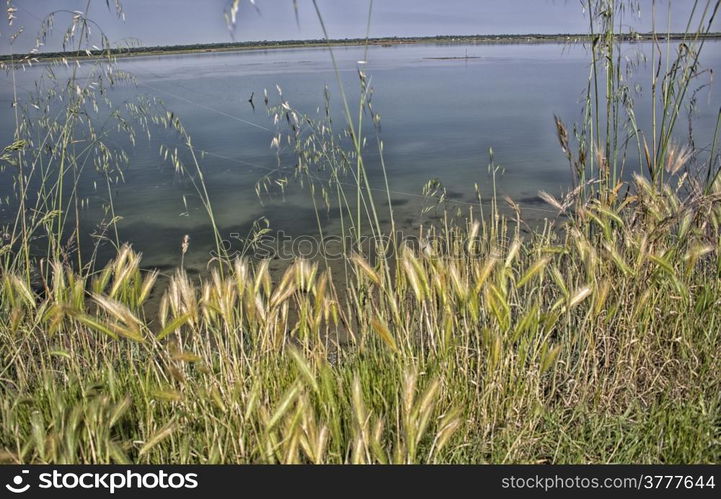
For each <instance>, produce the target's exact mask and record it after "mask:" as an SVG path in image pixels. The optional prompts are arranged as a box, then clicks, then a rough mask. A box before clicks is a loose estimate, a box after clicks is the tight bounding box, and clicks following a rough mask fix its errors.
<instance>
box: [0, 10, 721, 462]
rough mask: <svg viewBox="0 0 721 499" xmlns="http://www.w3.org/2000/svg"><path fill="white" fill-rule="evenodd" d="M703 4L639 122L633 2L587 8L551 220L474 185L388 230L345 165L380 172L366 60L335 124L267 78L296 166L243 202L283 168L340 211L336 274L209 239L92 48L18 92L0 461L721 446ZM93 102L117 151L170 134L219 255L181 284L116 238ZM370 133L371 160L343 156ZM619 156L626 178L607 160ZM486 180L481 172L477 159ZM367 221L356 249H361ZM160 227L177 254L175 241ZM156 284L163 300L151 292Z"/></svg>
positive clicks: (142, 108)
mask: <svg viewBox="0 0 721 499" xmlns="http://www.w3.org/2000/svg"><path fill="white" fill-rule="evenodd" d="M719 3H721V2H719V1H711V0H708V1H697V2H694V9H693V12H692V15H691V18H690V20H689V29H688V33H687V34H686V35H687V36H686V38H685V40H684V41H683V42H682V43H678V44H675V43H672V42H670V41H665V42H663V43H666V44H668V45H666V46H662V45H661V42H660V41H657V40H655V39H654V40H655V41H654V50H653V54H654V56H653V59H652V60H651V61H647V62H648V67H649V68H650V69H651V72H652V74H651V77H650V78H649V80H650V82H651V89H650V93H649V94H648V95H647V96H646V97H645V98H650V99H653V107H652V109H653V110H654V111H653V117H652V124H651V127H649V128H646V127H643V126H639V124H638V123H637V120H636V115H635V113H634V102H633V100H634V98H635V97H636V96H635V94H634V92H633V89H631V88H628V87H627V85H628V83H627V81H628V79H627V78H626V74H627V71H632V70H634V69H638V67H642V66H643V64H638V67H637V66H635V65H632V64H631V63H629V62H628V60H627V59H625V58H623V57H622V56H621V53H620V51H619V43H620V41H619V39H618V37H617V36H615V30H616V29H617V26H619V25H624V24H623V23H624V22H625V21H624V16H630V15H632V10H633V7H634V2H622V1H620V0H615V1H614V0H588V2H586V8H587V12H588V16H589V28H590V35H589V36H590V37H591V39H592V40H593V42H592V43H591V44H590V46H589V51H590V54H591V64H590V65H589V78H588V89H587V99H586V102H585V106H584V121H583V122H582V123H579V124H577V125H575V126H573V127H572V129H571V130H569V128H568V127H567V126H566V124H564V123H563V122H562V121H561V120H560V119H557V120H556V127H557V132H558V136H559V141H560V145H561V149H562V152H563V154H565V156H566V159H567V161H568V162H569V165H570V167H571V169H572V170H573V172H574V175H575V176H574V178H575V185H574V186H571V187H570V188H569V189H570V191H569V193H568V195H566V196H564V197H562V198H558V197H554V196H551V195H549V194H547V193H540V196H541V197H542V198H543V199H545V200H546V201H547V202H548V203H549V205H550V206H551V207H553V208H554V209H556V210H557V211H558V214H559V217H557V218H556V219H555V220H552V221H546V223H544V224H542V225H541V226H537V227H525V226H524V223H523V220H522V217H521V211H522V210H521V209H519V208H518V207H517V206H516V205H515V204H514V203H513V202H512V201H511V200H508V203H509V204H510V207H511V210H510V212H511V215H505V213H506V211H504V210H503V209H502V208H501V206H500V200H499V199H497V197H496V196H493V198H492V199H491V200H490V201H489V202H482V203H479V205H478V209H477V210H472V211H469V212H463V213H450V212H446V213H445V214H444V216H443V218H442V220H441V223H439V224H438V226H435V227H430V228H425V229H424V230H423V232H422V233H421V234H419V240H420V241H421V244H419V245H418V247H410V246H407V245H404V244H403V241H402V240H399V239H397V238H396V237H394V235H393V234H395V232H393V231H391V233H390V234H388V230H387V228H386V227H385V226H384V225H383V224H382V223H381V222H379V219H380V217H379V214H378V213H379V211H380V210H387V211H389V217H390V220H391V225H393V214H392V204H391V203H390V195H388V201H389V204H390V205H391V206H390V207H388V206H385V205H384V204H383V200H381V199H374V197H373V193H374V189H371V188H370V185H369V181H368V175H367V171H368V170H367V169H369V168H378V169H379V170H380V171H381V172H382V174H383V178H386V170H385V164H384V163H383V159H382V158H383V156H382V150H383V145H382V141H381V140H380V133H379V132H378V128H377V126H373V125H377V122H378V121H379V119H380V118H379V117H378V115H377V113H376V112H375V111H374V109H373V106H372V89H371V87H370V85H369V82H368V80H369V79H368V78H367V76H366V75H365V74H364V73H363V71H361V70H359V81H360V92H359V99H358V102H355V103H353V102H351V100H350V99H349V98H347V96H346V93H345V92H346V90H344V89H343V87H342V86H341V87H340V92H341V93H342V100H343V103H344V114H345V117H346V122H345V124H344V125H345V128H344V129H343V131H342V132H340V133H337V132H333V128H332V120H330V118H329V117H328V116H329V114H327V115H326V116H327V120H326V121H323V120H320V121H314V120H312V119H310V118H309V117H306V116H303V115H301V114H300V113H299V112H297V111H296V110H295V109H293V107H292V106H291V105H290V104H289V103H288V102H287V101H286V100H285V98H284V97H283V95H282V93H281V94H280V95H279V99H280V102H279V103H278V104H274V103H271V102H270V98H269V97H267V96H266V100H267V104H268V111H269V114H270V116H272V117H273V118H275V121H276V122H277V123H278V125H279V128H278V130H279V131H278V134H277V135H276V136H274V138H273V144H274V145H275V146H279V145H280V144H284V145H287V146H288V147H289V148H290V149H291V150H292V151H294V153H295V156H296V157H295V158H294V161H293V170H292V172H291V173H289V174H288V175H287V176H282V175H285V172H287V170H280V171H279V173H278V175H276V176H272V177H268V178H265V179H261V181H260V182H259V184H258V192H259V193H260V194H262V193H263V192H265V190H266V189H267V190H270V189H272V188H273V186H276V187H277V186H279V185H280V186H286V185H288V183H289V182H290V181H291V180H293V179H295V180H298V181H299V182H301V183H302V184H303V186H304V187H305V188H306V189H307V190H308V191H309V192H310V193H311V195H312V196H313V199H314V201H317V203H318V207H319V208H318V209H322V208H321V207H322V206H324V205H325V206H327V207H328V209H336V210H338V211H339V212H340V214H341V220H342V224H343V232H344V235H350V236H351V238H350V241H355V244H353V243H352V242H351V243H350V247H348V248H345V249H346V250H347V251H346V253H347V258H345V259H344V260H343V261H342V263H341V265H340V266H335V267H332V266H330V265H328V263H327V262H324V261H319V262H310V261H305V260H298V261H295V262H294V263H293V264H292V265H290V266H289V267H288V269H287V270H286V271H285V273H284V274H283V275H282V276H280V277H279V278H274V276H272V275H271V273H270V271H269V263H268V261H260V262H258V261H252V260H250V259H247V258H238V259H229V258H226V257H225V256H227V255H224V252H223V248H222V244H221V242H220V236H219V234H218V230H217V227H215V222H214V218H213V208H212V193H208V192H207V190H206V189H205V184H204V182H203V168H202V157H200V155H196V154H195V149H194V146H193V143H192V141H191V139H190V137H189V136H188V134H187V133H186V132H185V129H184V128H183V125H182V123H181V122H180V120H179V118H178V117H177V116H175V115H174V114H173V113H171V112H170V111H165V110H163V109H162V108H161V107H160V105H159V104H157V103H154V102H150V101H144V100H141V101H138V102H126V103H124V105H123V106H121V107H118V106H114V105H113V104H112V103H111V102H110V101H108V100H106V99H107V97H106V96H105V94H104V93H103V91H102V88H103V87H102V85H103V84H116V82H115V81H114V80H117V79H118V78H130V76H129V75H119V74H117V72H116V73H113V71H112V60H111V59H107V60H98V61H95V62H92V63H84V64H92V66H91V67H92V68H93V69H89V68H88V67H86V66H85V65H83V66H76V68H75V69H71V70H70V71H71V73H72V74H71V75H70V76H69V78H70V82H71V83H70V84H66V83H65V82H62V84H60V85H54V86H53V85H49V86H48V87H45V86H43V85H40V86H39V87H38V88H39V91H38V94H37V100H33V101H31V102H30V103H29V108H28V109H27V113H28V114H27V118H23V117H22V115H21V111H22V110H21V109H20V106H19V105H18V107H16V110H17V111H18V114H17V130H16V134H15V137H14V141H13V143H12V144H10V145H9V146H8V147H6V148H5V150H4V152H3V155H2V161H3V165H4V166H3V167H4V168H5V172H4V174H8V173H9V174H11V175H12V176H13V179H14V180H15V184H14V185H15V189H16V191H15V192H16V197H15V199H14V200H12V202H14V203H15V205H14V206H15V209H16V212H17V216H16V217H15V220H14V221H13V222H12V223H11V224H9V225H8V226H7V227H4V229H3V232H5V235H4V241H3V246H2V247H0V259H1V260H0V380H1V381H0V394H1V396H0V459H2V460H3V461H5V462H15V463H31V462H32V463H108V462H116V463H127V462H133V463H240V462H264V463H266V462H267V463H278V462H282V463H298V462H306V463H418V462H430V463H449V462H455V463H490V462H493V463H506V462H523V463H589V462H593V463H606V462H622V463H629V462H638V463H707V462H718V461H720V460H721V396H720V395H719V394H721V374H720V373H721V324H720V321H721V306H720V305H721V252H720V251H719V246H720V244H721V239H720V238H721V227H720V224H721V176H720V175H719V171H720V164H719V156H718V151H717V148H716V145H717V144H716V138H717V134H716V135H715V136H714V142H713V144H711V145H709V148H708V149H705V150H702V149H701V148H696V147H695V146H694V144H693V142H692V140H691V137H689V140H688V141H686V142H688V143H687V144H684V145H681V143H680V142H678V140H679V139H678V137H679V136H678V133H677V129H678V126H677V123H678V121H679V119H680V116H682V115H683V114H684V113H686V112H688V113H692V111H693V108H694V105H695V99H694V97H695V88H697V86H698V84H697V83H695V82H696V80H697V79H698V78H699V76H700V75H703V74H704V73H703V69H702V66H701V65H700V61H701V59H700V52H701V49H702V48H703V45H704V37H703V35H704V34H705V33H708V32H709V31H710V27H711V22H712V20H713V19H714V16H715V15H716V13H717V10H718V8H719ZM313 4H314V5H315V2H313ZM316 8H317V6H316ZM318 17H319V19H320V20H321V23H322V22H323V18H322V15H321V13H320V11H318ZM72 23H73V26H74V28H73V29H72V33H70V34H69V35H68V43H71V42H74V43H75V44H76V48H77V49H78V50H81V49H82V47H83V46H85V45H86V44H88V43H91V42H90V37H89V34H88V25H89V20H88V18H87V17H86V15H85V14H83V15H80V14H77V15H76V17H74V18H73V21H72ZM663 54H665V55H663ZM330 55H331V57H332V50H331V51H330ZM17 67H19V66H17ZM17 67H14V66H11V67H10V68H9V71H10V74H11V75H12V74H13V72H14V71H15V70H17ZM81 71H82V72H83V73H82V74H83V78H82V80H80V78H79V74H80V72H81ZM109 78H110V79H109ZM51 83H52V81H51ZM351 105H357V106H358V107H357V109H358V113H357V115H354V114H352V113H351ZM30 108H32V109H30ZM103 108H104V109H105V111H106V112H107V113H108V114H107V115H108V116H110V118H111V119H112V120H113V123H114V126H115V128H116V129H120V130H121V131H123V132H125V134H126V136H127V137H128V138H129V143H130V144H132V143H133V142H134V140H135V137H136V135H139V134H140V133H150V130H151V129H153V127H160V128H163V129H166V128H167V129H171V130H173V131H174V132H175V133H176V134H177V137H178V138H179V139H178V140H179V142H180V144H181V146H180V150H179V149H178V148H175V147H171V146H169V147H166V148H164V149H163V150H162V151H161V152H162V154H163V156H165V157H167V158H168V159H170V160H171V161H172V163H173V165H174V166H175V167H176V169H177V170H178V171H179V173H181V174H183V175H186V176H187V177H188V178H189V179H190V181H191V182H192V183H193V185H194V186H195V187H196V189H197V191H198V193H199V196H200V198H201V199H202V200H203V205H204V207H205V209H206V211H207V213H208V216H209V219H210V221H211V225H212V226H213V228H214V229H215V231H214V233H215V238H216V244H217V250H218V252H217V255H216V257H215V258H214V260H213V262H212V264H211V265H210V266H209V269H210V270H209V273H208V275H207V276H205V277H204V278H202V280H201V282H196V281H194V280H192V279H190V278H189V276H188V275H187V274H186V272H185V271H184V270H183V265H182V263H181V265H180V267H179V268H178V269H177V271H176V272H175V273H174V275H172V277H170V278H169V280H168V282H167V283H164V285H163V286H161V283H160V279H159V278H158V273H157V272H156V271H152V270H150V271H149V270H143V269H142V267H141V255H139V254H138V253H136V252H134V251H133V249H132V247H131V246H129V245H127V244H123V243H122V241H121V240H120V238H119V236H118V235H117V232H116V231H115V224H116V222H117V216H118V214H116V213H115V212H114V209H113V202H112V188H111V186H112V184H113V183H114V182H116V181H119V180H121V178H122V166H123V164H124V161H126V160H127V156H126V155H125V153H124V152H123V151H122V150H121V149H118V148H117V147H112V146H111V145H110V143H107V144H106V142H105V140H106V137H107V133H108V131H107V130H108V129H107V128H103V127H96V126H95V125H94V123H95V120H96V118H97V117H98V116H101V115H102V113H103ZM58 110H62V113H61V114H59V115H58V114H57V113H58ZM32 113H39V116H41V118H40V119H38V117H37V116H38V115H33V114H32ZM364 120H366V121H370V124H371V128H372V130H371V131H370V132H368V131H367V130H368V126H364ZM366 124H367V123H366ZM281 125H282V126H285V125H287V126H288V130H289V131H288V132H287V133H285V132H281V130H282V128H281ZM377 132H378V133H377ZM370 144H375V146H376V147H377V149H378V152H379V155H380V161H379V162H378V164H375V163H373V164H371V163H370V162H368V161H366V160H364V151H365V150H366V148H367V147H370ZM634 155H635V156H636V157H637V160H638V161H637V163H638V164H640V165H642V166H643V169H642V170H640V171H635V172H632V174H629V172H627V171H626V168H627V162H628V161H630V160H629V158H630V157H632V156H634ZM560 159H561V160H563V157H562V156H561V157H560ZM279 161H281V157H280V155H279ZM93 166H94V170H95V175H96V176H97V177H98V178H100V179H102V182H104V183H105V187H106V189H105V190H106V191H107V193H108V199H107V201H106V206H107V215H106V218H105V219H104V220H102V221H100V223H99V225H98V230H97V231H96V233H95V234H94V236H92V237H90V238H88V237H87V235H85V234H83V233H82V230H83V229H82V225H81V223H80V215H79V213H80V212H81V211H82V208H83V204H84V200H83V199H82V198H81V197H80V196H79V194H78V190H77V185H78V184H79V182H81V180H82V178H84V176H85V175H89V173H87V172H86V167H87V170H91V169H93ZM489 171H490V174H491V175H490V178H491V182H492V183H493V182H494V179H495V175H496V174H497V173H498V172H499V169H498V167H497V165H496V164H495V163H494V162H493V159H492V160H491V165H490V167H489ZM349 178H350V179H351V180H350V182H349V181H348V179H349ZM349 185H350V186H351V187H350V188H349ZM387 185H388V184H387V182H386V189H387ZM429 186H430V184H429ZM430 187H432V189H431V190H435V191H438V192H441V193H442V187H437V186H436V187H433V186H430ZM494 192H495V190H494ZM440 196H441V198H442V194H441V195H440ZM376 198H377V195H376ZM522 228H523V229H525V231H523V230H522ZM364 234H369V235H372V236H373V237H374V240H375V241H378V244H377V245H376V246H373V247H371V248H367V247H362V246H361V245H360V241H361V238H362V236H363V235H364ZM386 235H387V236H388V237H384V236H386ZM179 243H180V244H181V246H180V248H179V255H180V257H181V258H182V256H184V254H185V252H186V251H187V248H188V246H187V245H189V244H191V242H190V240H188V239H184V240H183V241H182V242H180V241H179ZM101 244H105V245H112V246H113V247H114V248H115V249H116V255H115V256H114V258H113V259H112V260H111V261H110V262H109V263H107V265H102V264H100V263H99V262H98V260H97V259H96V258H95V256H96V255H97V248H98V247H99V246H100V245H101ZM87 245H89V246H90V247H92V248H93V249H92V250H90V251H88V250H84V251H81V246H82V247H83V248H85V247H86V246H87ZM87 255H90V257H89V258H88V257H87ZM153 295H159V296H161V298H160V301H159V305H158V306H157V307H147V304H148V301H149V299H150V297H151V296H153Z"/></svg>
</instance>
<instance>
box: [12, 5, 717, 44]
mask: <svg viewBox="0 0 721 499" xmlns="http://www.w3.org/2000/svg"><path fill="white" fill-rule="evenodd" d="M86 1H87V0H12V3H13V4H14V7H15V8H17V12H16V13H15V15H16V19H15V20H14V23H13V26H12V27H8V26H7V23H6V22H5V20H4V19H3V21H2V23H3V24H2V25H1V27H0V53H4V54H7V53H11V52H15V53H21V52H27V51H29V50H30V49H32V48H33V47H34V46H35V37H36V34H37V32H38V28H39V26H40V22H41V19H43V18H44V17H45V16H46V15H47V14H48V13H50V12H51V11H53V10H67V11H76V10H84V8H85V5H86ZM114 1H115V0H110V4H111V5H112V4H113V3H114ZM121 1H122V5H123V10H124V14H125V19H124V20H121V19H119V18H118V17H117V16H116V15H115V12H109V11H108V8H107V6H106V2H105V0H91V3H90V5H91V7H90V10H89V17H90V18H91V19H93V21H95V22H96V23H97V24H98V25H99V26H100V27H101V28H102V30H103V31H104V32H105V34H106V35H107V36H108V38H109V39H110V40H111V41H112V42H114V43H122V42H123V41H130V42H132V43H134V44H136V45H142V46H157V45H181V44H195V43H215V42H228V41H233V40H236V41H256V40H294V39H309V38H310V39H313V38H322V31H321V28H320V23H319V21H318V18H317V16H316V13H315V10H314V8H313V3H312V1H311V0H297V5H298V17H299V22H298V23H296V19H295V15H296V13H295V10H294V8H293V2H292V0H255V1H254V3H255V6H253V5H252V4H251V1H250V0H240V8H239V10H238V15H237V23H236V26H235V29H234V30H232V32H231V30H229V29H228V27H227V24H226V21H225V17H224V13H225V12H226V9H227V8H228V6H229V4H230V0H121ZM368 1H369V0H318V1H317V3H318V6H319V8H320V11H321V14H322V16H323V19H324V21H325V24H326V26H327V28H328V31H329V35H330V37H331V38H358V37H364V36H365V33H366V26H367V19H368V5H369V3H368ZM636 1H637V2H638V3H640V5H641V17H640V18H638V17H634V18H632V17H631V16H630V15H629V16H628V21H629V25H632V26H633V27H634V28H635V29H636V30H637V31H648V30H649V29H650V27H651V12H650V10H651V9H650V7H651V4H652V1H651V0H636ZM669 2H670V6H669ZM4 3H5V2H3V4H4ZM581 3H582V2H581V0H374V2H373V10H372V16H371V26H370V36H371V37H382V36H431V35H473V34H503V33H583V32H586V30H587V25H586V22H587V15H586V14H584V12H583V9H582V7H581ZM701 3H704V2H703V1H702V2H701ZM692 4H693V1H692V0H657V1H656V5H657V7H656V23H657V25H660V26H663V27H664V28H665V27H666V25H667V20H668V14H669V12H670V14H671V15H670V17H671V31H683V30H684V28H685V23H686V20H687V18H688V14H689V12H690V7H691V5H692ZM71 16H72V14H70V13H58V14H57V16H56V18H55V30H56V36H55V37H51V38H50V39H49V40H48V41H47V43H46V45H45V46H44V47H42V48H41V49H40V50H44V51H55V50H60V48H61V44H60V40H61V34H62V32H63V31H64V29H65V28H66V27H67V26H68V25H69V23H70V19H71ZM3 17H5V16H3ZM19 27H22V28H23V32H22V34H21V35H20V36H18V37H17V38H16V39H15V40H14V41H13V42H12V43H11V41H10V35H11V34H12V33H13V32H14V31H15V30H17V29H18V28H19ZM714 28H715V29H721V26H719V23H715V26H714Z"/></svg>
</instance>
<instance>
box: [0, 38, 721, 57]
mask: <svg viewBox="0 0 721 499" xmlns="http://www.w3.org/2000/svg"><path fill="white" fill-rule="evenodd" d="M692 36H694V37H695V36H696V35H692ZM616 38H617V39H618V40H621V41H627V42H650V41H654V40H657V41H659V42H665V41H682V40H685V39H689V38H690V35H688V34H686V33H669V34H658V33H657V34H656V35H654V34H652V33H635V34H632V35H630V34H623V35H616ZM698 39H703V40H721V33H708V34H704V35H699V36H698ZM591 40H592V37H591V36H590V35H588V34H556V35H545V34H524V35H454V36H451V35H448V36H414V37H383V38H369V39H365V38H345V39H334V40H327V41H326V40H285V41H253V42H229V43H205V44H194V45H169V46H159V47H124V48H112V49H106V50H89V51H66V52H41V53H36V54H8V55H0V62H12V61H17V62H22V61H27V60H32V61H52V60H62V59H73V60H74V59H94V58H99V57H133V56H154V55H177V54H194V53H196V54H197V53H215V52H236V51H246V50H273V49H289V48H313V47H327V46H332V47H352V46H363V45H366V44H368V45H371V46H385V47H390V46H395V45H413V44H427V43H434V44H446V45H467V44H477V45H492V44H539V43H586V42H590V41H591Z"/></svg>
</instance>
